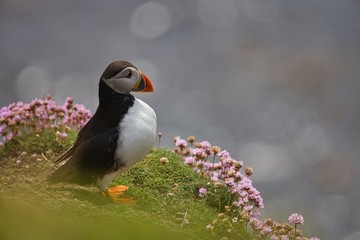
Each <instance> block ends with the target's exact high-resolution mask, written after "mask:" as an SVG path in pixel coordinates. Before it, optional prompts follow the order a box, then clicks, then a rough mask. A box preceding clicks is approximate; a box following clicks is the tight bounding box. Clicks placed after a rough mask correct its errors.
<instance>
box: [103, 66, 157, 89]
mask: <svg viewBox="0 0 360 240" xmlns="http://www.w3.org/2000/svg"><path fill="white" fill-rule="evenodd" d="M100 81H103V82H105V83H106V85H107V86H109V87H110V88H112V89H113V90H114V91H115V92H117V93H129V92H131V91H133V92H153V91H154V88H153V86H152V83H151V81H150V79H149V78H148V77H147V76H146V75H145V74H144V73H142V72H140V70H138V69H137V68H136V67H135V66H134V65H132V64H131V63H129V62H127V61H116V62H112V63H110V65H109V66H108V67H107V68H106V69H105V71H104V73H103V74H102V76H101V79H100Z"/></svg>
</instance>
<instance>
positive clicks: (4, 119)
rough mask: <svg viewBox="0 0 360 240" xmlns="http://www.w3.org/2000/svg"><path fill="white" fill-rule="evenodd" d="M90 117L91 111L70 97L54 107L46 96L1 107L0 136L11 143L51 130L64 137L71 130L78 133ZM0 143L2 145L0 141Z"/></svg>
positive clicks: (52, 102) (53, 103)
mask: <svg viewBox="0 0 360 240" xmlns="http://www.w3.org/2000/svg"><path fill="white" fill-rule="evenodd" d="M90 117H91V113H90V111H89V110H88V109H86V108H85V107H84V106H83V105H81V104H74V100H73V99H72V98H67V99H66V101H65V103H64V104H63V105H57V104H56V103H55V102H54V101H53V100H52V99H51V96H49V95H48V96H46V98H45V99H34V100H32V101H31V103H23V102H17V103H12V104H10V105H9V106H5V107H3V108H1V109H0V136H1V137H2V138H3V140H5V141H10V140H12V139H13V138H14V137H16V136H20V135H22V134H26V133H30V132H36V133H40V132H41V131H43V130H45V129H53V130H54V132H55V134H56V136H57V137H59V138H65V137H66V136H67V133H68V132H69V131H70V129H71V128H73V129H76V130H79V129H80V128H81V127H82V126H84V125H85V123H86V122H87V121H88V120H89V119H90ZM0 143H1V144H3V143H2V141H1V138H0Z"/></svg>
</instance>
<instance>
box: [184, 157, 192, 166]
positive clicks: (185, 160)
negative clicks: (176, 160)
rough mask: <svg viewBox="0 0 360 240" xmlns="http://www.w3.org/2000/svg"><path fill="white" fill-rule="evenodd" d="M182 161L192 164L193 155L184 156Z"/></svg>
mask: <svg viewBox="0 0 360 240" xmlns="http://www.w3.org/2000/svg"><path fill="white" fill-rule="evenodd" d="M184 162H185V163H186V164H187V165H193V164H194V157H186V158H185V159H184Z"/></svg>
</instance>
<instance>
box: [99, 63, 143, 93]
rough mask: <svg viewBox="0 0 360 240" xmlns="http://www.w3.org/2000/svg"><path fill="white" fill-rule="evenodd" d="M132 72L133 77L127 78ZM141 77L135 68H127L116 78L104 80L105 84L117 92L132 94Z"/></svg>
mask: <svg viewBox="0 0 360 240" xmlns="http://www.w3.org/2000/svg"><path fill="white" fill-rule="evenodd" d="M129 71H131V77H130V78H129V77H127V76H128V74H129ZM140 78H141V76H140V73H139V71H138V70H136V69H135V68H133V67H127V68H125V69H124V70H122V71H121V72H120V73H118V74H116V75H115V76H114V77H112V78H109V79H104V81H105V83H106V84H107V85H108V86H109V87H111V88H112V89H113V90H114V91H115V92H118V93H128V92H130V91H131V90H132V89H133V88H134V86H135V84H136V83H137V82H138V81H139V80H140Z"/></svg>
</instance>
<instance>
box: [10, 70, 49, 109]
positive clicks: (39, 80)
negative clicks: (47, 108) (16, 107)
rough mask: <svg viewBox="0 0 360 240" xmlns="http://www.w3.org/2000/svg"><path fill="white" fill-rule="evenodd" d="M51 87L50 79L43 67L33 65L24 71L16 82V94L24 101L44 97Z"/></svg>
mask: <svg viewBox="0 0 360 240" xmlns="http://www.w3.org/2000/svg"><path fill="white" fill-rule="evenodd" d="M49 87H50V77H49V74H48V72H47V71H46V69H45V68H44V67H43V66H41V65H32V66H28V67H26V68H25V69H24V70H22V71H21V72H20V74H19V76H18V78H17V79H16V82H15V93H16V95H17V96H18V98H20V99H21V100H23V101H27V102H30V101H31V100H32V99H34V98H42V97H44V96H45V95H46V94H47V93H48V91H49Z"/></svg>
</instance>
